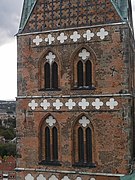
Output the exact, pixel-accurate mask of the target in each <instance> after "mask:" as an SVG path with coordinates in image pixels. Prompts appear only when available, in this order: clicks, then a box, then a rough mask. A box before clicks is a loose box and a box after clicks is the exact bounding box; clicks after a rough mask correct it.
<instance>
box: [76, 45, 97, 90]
mask: <svg viewBox="0 0 135 180" xmlns="http://www.w3.org/2000/svg"><path fill="white" fill-rule="evenodd" d="M94 59H95V57H94V55H93V54H92V53H91V52H89V51H88V50H87V49H85V48H82V49H81V50H80V51H78V53H77V54H76V55H75V57H74V87H75V88H78V89H93V88H94V84H95V82H94Z"/></svg>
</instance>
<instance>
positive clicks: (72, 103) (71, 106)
mask: <svg viewBox="0 0 135 180" xmlns="http://www.w3.org/2000/svg"><path fill="white" fill-rule="evenodd" d="M75 105H76V103H75V102H73V100H72V99H69V100H68V102H66V103H65V106H67V107H68V109H73V107H74V106H75Z"/></svg>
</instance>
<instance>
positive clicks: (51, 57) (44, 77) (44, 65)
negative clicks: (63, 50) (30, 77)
mask: <svg viewBox="0 0 135 180" xmlns="http://www.w3.org/2000/svg"><path fill="white" fill-rule="evenodd" d="M39 67H40V90H57V89H58V86H59V85H58V82H59V80H58V71H59V70H58V69H59V68H58V59H57V57H56V55H55V54H54V53H53V52H48V53H47V54H46V55H45V56H44V58H42V61H41V64H40V65H39Z"/></svg>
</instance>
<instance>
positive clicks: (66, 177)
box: [61, 176, 70, 180]
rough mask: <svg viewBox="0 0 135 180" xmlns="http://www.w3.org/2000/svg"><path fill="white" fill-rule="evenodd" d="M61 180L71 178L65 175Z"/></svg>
mask: <svg viewBox="0 0 135 180" xmlns="http://www.w3.org/2000/svg"><path fill="white" fill-rule="evenodd" d="M61 180H70V179H69V178H68V176H64V178H62V179H61Z"/></svg>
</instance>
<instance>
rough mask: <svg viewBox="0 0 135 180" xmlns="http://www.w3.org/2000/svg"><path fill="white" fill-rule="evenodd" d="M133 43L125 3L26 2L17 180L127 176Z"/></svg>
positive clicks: (21, 41) (21, 31)
mask: <svg viewBox="0 0 135 180" xmlns="http://www.w3.org/2000/svg"><path fill="white" fill-rule="evenodd" d="M133 43H134V38H133V25H132V11H131V2H130V1H127V0H24V5H23V11H22V18H21V22H20V29H19V32H18V34H17V44H18V96H17V167H16V171H17V180H24V179H25V180H119V179H120V178H123V176H124V175H127V174H129V173H130V172H132V167H133V166H132V165H133V163H134V162H133V159H134V155H135V147H134V138H133V137H135V134H134V101H133V100H134V99H133V91H134V53H133V52H134V47H133Z"/></svg>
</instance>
